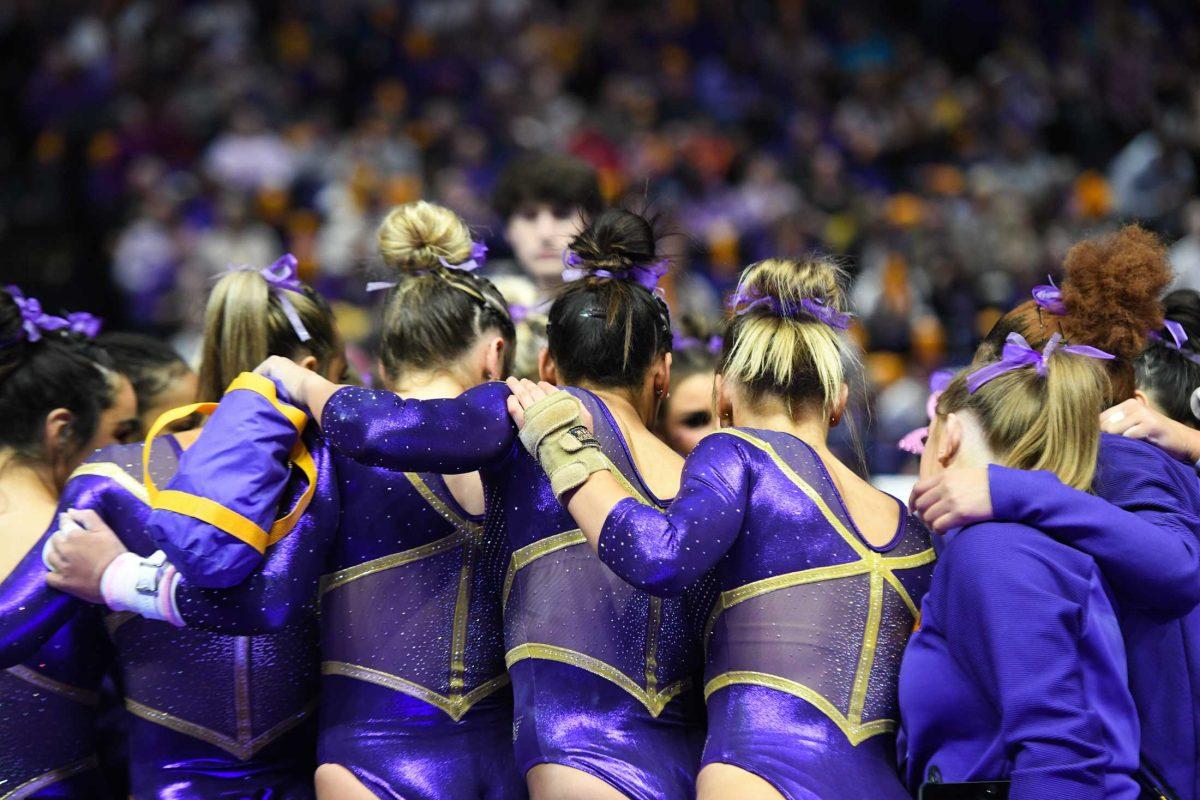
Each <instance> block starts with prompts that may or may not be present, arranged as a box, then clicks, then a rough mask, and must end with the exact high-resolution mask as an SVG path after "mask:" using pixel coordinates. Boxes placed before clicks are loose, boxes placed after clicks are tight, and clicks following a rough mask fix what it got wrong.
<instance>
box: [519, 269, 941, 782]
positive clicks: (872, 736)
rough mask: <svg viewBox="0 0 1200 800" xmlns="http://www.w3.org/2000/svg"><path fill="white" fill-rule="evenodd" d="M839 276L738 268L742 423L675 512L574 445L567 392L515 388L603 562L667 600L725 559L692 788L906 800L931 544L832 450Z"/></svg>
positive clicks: (732, 373)
mask: <svg viewBox="0 0 1200 800" xmlns="http://www.w3.org/2000/svg"><path fill="white" fill-rule="evenodd" d="M840 277H841V276H840V274H839V272H838V270H837V268H836V267H834V266H832V265H831V264H828V263H826V262H824V261H820V260H807V261H800V262H797V261H787V260H777V259H772V260H768V261H764V262H761V263H758V264H755V265H753V266H751V267H749V268H748V269H747V270H746V272H745V273H744V275H743V277H742V280H741V283H740V285H739V289H738V293H737V294H736V295H735V298H734V301H735V316H734V318H733V320H732V321H731V323H730V324H729V327H728V331H727V336H726V339H725V345H724V353H723V356H722V359H721V367H720V375H721V377H722V384H721V391H720V400H719V410H720V411H721V413H722V417H723V418H724V419H726V420H731V421H732V423H733V426H734V427H724V428H722V429H721V430H719V431H718V432H716V433H714V434H711V435H710V436H708V437H707V438H705V439H704V440H703V441H701V443H700V444H699V446H698V447H697V448H696V449H695V450H694V451H693V452H692V454H691V455H690V456H689V457H688V459H687V464H686V466H685V468H684V472H683V479H682V484H681V487H680V491H679V494H678V496H677V497H676V498H675V500H674V502H673V503H672V504H671V505H670V507H669V508H668V509H667V510H666V511H665V512H664V511H661V510H659V509H655V508H652V507H649V506H646V505H644V504H642V503H639V502H638V501H637V499H636V498H634V497H631V496H630V493H629V492H628V491H627V490H626V489H625V487H623V486H622V485H621V484H620V482H619V481H616V480H613V476H612V473H611V472H610V471H607V470H605V469H599V470H597V469H596V466H600V465H592V466H589V465H588V460H587V458H585V457H583V456H575V455H572V454H573V453H575V452H579V453H586V451H587V442H586V436H582V435H579V434H577V433H576V432H577V431H579V430H580V428H579V427H578V426H579V424H580V422H581V421H583V420H585V419H586V415H581V414H576V413H575V412H573V411H570V412H566V411H564V406H569V404H566V403H564V402H563V400H562V397H561V394H560V393H558V392H554V391H549V392H546V391H545V390H544V389H545V388H548V387H538V386H534V385H533V384H531V383H529V382H528V381H526V382H522V384H520V385H516V386H514V391H515V393H516V396H517V403H518V404H519V406H520V407H519V408H514V416H516V417H517V418H518V421H519V423H521V424H523V425H524V428H523V432H522V437H521V438H522V441H523V442H525V443H526V444H527V446H529V447H531V449H536V450H537V452H538V456H539V460H540V461H541V462H542V465H543V467H545V468H546V469H547V471H548V472H550V473H551V474H569V472H570V470H572V469H574V470H576V472H588V473H592V474H591V475H590V477H588V478H586V479H583V480H582V485H580V486H579V487H578V488H577V489H575V490H573V491H571V490H570V489H569V488H568V487H564V488H568V490H567V491H566V492H565V493H564V500H565V501H566V502H567V503H568V509H569V510H570V512H571V515H572V516H573V517H574V518H575V520H576V522H578V523H579V526H580V528H581V530H582V535H583V536H584V537H586V539H587V541H588V543H589V544H590V545H591V546H593V547H595V548H597V550H598V552H599V555H600V559H601V560H602V561H603V562H604V563H605V564H606V565H608V566H609V567H610V568H611V569H612V570H613V571H614V572H616V573H617V574H618V575H620V576H621V577H622V578H624V579H625V580H627V581H629V582H631V583H632V584H633V585H634V586H637V587H638V588H640V589H643V590H645V591H647V592H651V593H653V594H656V595H664V596H671V595H674V594H678V593H679V592H682V591H684V590H685V589H687V588H688V587H689V586H692V585H694V584H695V582H696V581H698V580H700V579H701V578H702V577H703V576H704V575H705V574H706V573H707V572H708V571H710V570H714V569H715V572H716V580H717V583H718V588H719V590H720V594H719V596H718V598H717V601H716V603H715V604H714V606H713V607H712V610H711V613H710V614H709V615H708V619H707V625H706V628H705V633H704V643H705V645H706V649H707V665H706V671H705V676H704V681H705V683H704V693H705V695H706V697H707V704H708V740H707V743H706V745H705V749H704V757H703V764H704V766H703V769H702V770H701V772H700V778H699V781H698V790H699V795H700V797H701V798H714V799H715V798H727V797H739V798H772V797H775V798H777V797H780V796H783V797H786V798H789V800H800V799H801V798H803V799H804V800H808V799H809V798H828V800H835V799H840V798H847V797H871V798H894V799H895V800H902V798H905V797H908V794H907V792H906V791H905V789H904V787H903V785H902V784H901V782H900V780H899V778H898V776H897V772H896V763H895V736H894V732H895V731H896V728H897V720H898V715H897V697H896V690H897V674H898V670H899V663H900V655H901V653H902V652H903V650H904V645H905V642H906V640H907V639H908V636H909V633H910V632H911V631H912V628H913V625H914V623H915V621H916V619H917V609H918V608H919V604H920V602H921V597H922V595H924V593H925V590H926V588H927V586H928V584H929V578H930V573H931V571H932V566H933V561H934V554H933V550H932V549H931V548H930V542H929V537H928V534H927V533H926V532H925V530H924V529H923V528H922V527H921V525H920V524H919V523H917V522H916V521H915V519H914V518H913V517H912V516H911V515H910V514H909V513H908V511H907V510H906V509H905V507H904V505H903V504H902V503H901V502H900V501H898V500H896V499H895V498H893V497H890V496H888V495H886V494H883V493H882V492H879V491H877V490H875V489H874V488H872V487H871V486H870V485H869V484H867V483H866V482H864V481H863V480H862V479H861V478H859V477H858V476H857V475H856V474H855V473H854V472H852V471H851V470H850V469H849V468H847V467H845V466H844V465H842V464H841V463H840V462H839V461H838V460H837V459H836V457H834V456H833V454H832V453H831V452H830V451H829V449H828V446H827V445H826V438H827V435H828V432H829V428H830V427H831V425H835V424H837V423H838V421H839V419H840V418H841V416H842V413H843V410H844V408H845V402H846V389H845V383H844V379H843V362H844V361H845V360H847V358H848V357H849V352H848V346H847V345H846V344H845V340H844V339H843V337H842V334H841V329H842V328H844V327H846V325H847V324H848V318H847V315H845V314H844V313H842V312H841V311H840V310H839V307H840V306H841V304H842V290H841V288H840V287H841V281H840V280H839V279H840ZM556 415H557V416H556ZM547 420H549V421H547ZM551 426H552V427H551ZM595 427H596V429H597V430H599V425H598V424H597V425H595ZM564 442H566V444H564ZM577 480H579V479H577Z"/></svg>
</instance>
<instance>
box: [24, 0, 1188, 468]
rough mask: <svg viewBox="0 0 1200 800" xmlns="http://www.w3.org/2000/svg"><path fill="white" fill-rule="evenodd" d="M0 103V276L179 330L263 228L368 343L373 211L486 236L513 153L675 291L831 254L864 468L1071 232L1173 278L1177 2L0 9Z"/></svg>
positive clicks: (258, 243)
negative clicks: (648, 234)
mask: <svg viewBox="0 0 1200 800" xmlns="http://www.w3.org/2000/svg"><path fill="white" fill-rule="evenodd" d="M0 103H2V104H3V107H2V109H0V119H3V123H2V126H3V130H2V133H0V278H2V280H3V282H4V283H9V282H13V283H19V284H21V285H22V286H23V287H24V288H26V289H27V291H29V292H30V293H32V294H35V295H37V296H39V297H41V298H42V299H43V302H44V304H45V305H46V306H48V307H49V308H50V309H51V310H56V309H59V308H70V309H72V310H74V309H86V310H90V311H93V312H95V313H98V314H100V315H101V316H103V317H105V319H106V321H107V328H108V329H110V330H117V329H125V330H138V331H144V332H150V333H153V334H155V335H160V336H164V337H171V338H172V339H173V340H174V341H176V342H177V343H179V345H180V347H181V348H182V349H184V350H187V349H188V348H189V347H190V346H191V345H190V342H192V341H194V337H195V334H196V331H197V329H198V323H199V321H200V318H201V311H202V308H203V299H204V296H205V294H206V293H207V290H208V287H209V286H210V285H211V280H212V277H213V276H214V275H216V274H218V273H219V272H221V271H223V270H224V269H226V268H227V267H228V266H229V265H230V264H256V265H261V266H265V265H267V264H269V263H271V262H272V261H274V259H275V258H276V257H277V256H278V255H279V254H280V253H281V252H283V251H285V250H286V251H291V252H293V253H295V254H296V256H297V257H298V258H299V260H300V265H301V274H302V277H304V278H305V279H306V280H309V281H311V282H312V283H313V284H314V285H315V286H317V287H318V288H319V289H321V290H322V291H324V292H326V293H327V294H328V296H330V297H331V298H336V299H337V300H338V301H339V303H338V308H339V314H340V317H341V320H342V323H343V328H344V330H345V331H346V333H347V335H348V337H349V338H352V339H366V338H367V337H368V336H369V331H370V328H371V325H372V324H373V320H374V313H373V311H372V305H373V304H371V303H370V302H369V301H368V297H367V295H366V294H365V293H364V290H363V284H364V282H365V280H366V277H367V275H368V274H369V272H370V267H371V264H372V261H373V249H374V244H375V242H374V236H373V234H374V228H375V226H376V225H377V223H378V221H379V219H380V217H381V216H382V213H383V212H384V211H385V210H386V209H387V208H388V207H390V206H391V205H394V204H396V203H400V202H404V201H407V200H411V199H415V198H419V197H424V198H427V199H431V200H435V201H438V202H441V203H443V204H445V205H448V206H450V207H451V208H453V209H455V210H456V211H458V212H459V213H460V214H462V215H463V216H464V218H465V219H466V220H467V221H468V222H469V223H470V224H471V225H472V226H473V227H474V229H475V230H476V231H477V234H478V236H480V237H482V238H483V239H484V240H485V241H486V242H487V244H488V245H489V246H490V247H491V254H490V255H491V256H493V257H504V256H505V255H506V245H505V242H504V239H503V236H502V231H503V221H502V220H499V219H498V218H497V217H496V216H495V214H494V212H493V211H492V209H491V208H490V206H489V197H490V193H491V190H492V188H493V185H494V183H495V180H496V177H497V175H498V173H499V171H500V170H501V168H502V167H503V166H504V165H505V164H506V163H507V162H508V161H509V160H510V159H512V158H513V157H514V156H515V155H517V154H518V153H521V152H525V151H555V152H566V153H571V154H573V155H575V156H578V157H580V158H582V159H584V160H586V161H587V162H589V163H590V164H591V165H593V166H594V167H595V168H596V169H597V170H598V172H599V175H600V181H601V187H602V189H603V192H604V194H605V196H606V198H607V199H608V200H610V201H613V202H623V203H625V204H626V205H629V206H632V207H633V208H635V210H641V209H649V210H651V211H654V212H656V213H658V214H659V215H661V218H662V223H663V227H664V230H665V231H667V232H669V233H670V234H671V235H670V236H668V238H667V240H666V241H665V247H666V250H667V251H668V252H669V253H670V254H671V255H672V256H673V257H674V260H675V271H674V272H673V274H672V275H671V276H670V279H669V280H668V286H667V288H668V297H669V298H670V299H671V301H672V303H673V305H674V306H675V309H676V310H677V311H679V310H682V307H683V306H686V307H687V310H689V311H691V312H694V313H702V314H708V315H711V316H713V317H714V318H715V317H717V316H718V315H719V309H720V305H719V304H720V302H721V298H722V296H723V295H724V294H726V293H727V292H728V291H729V290H730V288H731V287H732V285H733V283H734V281H735V279H736V275H737V273H738V271H739V269H740V268H741V267H743V266H744V265H746V264H747V263H750V262H752V261H755V260H757V259H760V258H763V257H766V256H769V255H776V254H780V255H797V254H803V253H806V252H809V251H813V250H817V251H823V252H829V253H833V254H836V255H837V256H839V257H842V258H844V263H845V264H846V266H847V268H848V269H849V271H850V272H851V273H852V275H853V276H854V278H853V279H854V283H853V292H852V297H853V302H854V305H855V307H856V311H857V313H858V315H859V319H858V323H857V324H856V327H855V330H854V335H855V336H857V337H858V338H859V341H860V343H861V344H862V346H863V348H864V351H865V353H866V371H865V373H866V387H865V388H866V391H867V393H868V395H869V398H870V406H871V408H872V409H873V413H872V415H871V418H870V420H869V421H868V423H867V424H866V426H865V427H866V430H865V433H864V437H865V444H866V452H867V458H868V462H869V464H870V468H871V469H872V471H875V472H896V471H905V470H911V469H912V468H913V466H914V463H915V462H914V460H913V458H912V457H911V456H908V455H906V454H904V453H902V452H900V451H899V450H898V449H897V448H896V447H895V442H896V440H897V439H898V438H899V437H900V436H901V435H902V434H903V433H904V432H906V431H907V430H909V429H911V428H913V427H916V426H918V425H921V424H923V423H924V418H925V408H924V405H925V396H926V394H927V388H926V382H927V379H928V375H929V373H930V372H931V371H932V370H933V369H935V368H937V367H939V366H943V365H946V364H962V363H965V362H966V361H967V360H968V359H969V356H970V353H971V351H972V350H973V348H974V344H975V342H976V341H977V339H978V337H979V335H980V333H981V332H983V331H986V330H987V329H988V327H989V326H990V324H991V321H992V320H993V319H994V318H995V316H996V314H997V313H998V311H999V310H1000V309H1003V308H1006V307H1008V306H1010V305H1012V304H1013V303H1014V302H1015V301H1016V300H1017V299H1019V298H1022V297H1023V296H1025V293H1027V292H1028V291H1029V289H1030V288H1031V286H1033V285H1034V284H1037V283H1044V282H1045V279H1046V276H1047V275H1048V274H1049V275H1053V276H1057V274H1058V270H1059V264H1060V263H1061V260H1062V257H1063V255H1064V253H1065V251H1066V249H1067V248H1068V247H1069V245H1070V244H1071V243H1072V242H1074V241H1075V240H1077V239H1079V238H1081V237H1083V236H1085V235H1088V234H1091V233H1095V232H1098V231H1101V230H1104V229H1107V228H1112V227H1115V226H1116V225H1117V224H1118V223H1119V222H1122V221H1129V220H1135V219H1136V220H1140V221H1142V222H1143V223H1144V224H1146V225H1148V226H1150V227H1152V228H1153V229H1155V230H1157V231H1158V232H1159V233H1160V234H1161V235H1162V236H1163V237H1165V238H1166V239H1167V240H1168V241H1170V242H1172V249H1171V253H1172V260H1173V262H1174V264H1175V268H1176V270H1177V271H1178V274H1179V278H1178V284H1179V285H1180V286H1187V287H1192V288H1200V199H1197V197H1196V193H1197V185H1196V164H1195V157H1196V155H1197V153H1198V152H1200V4H1197V3H1195V2H1193V1H1181V2H1136V1H1133V0H1131V1H1129V2H1083V1H1082V0H1078V1H1077V0H1055V2H1036V1H1034V0H1012V1H1011V2H983V0H911V1H904V0H891V1H889V2H884V1H882V0H881V1H880V2H855V1H853V0H836V1H834V2H798V1H790V0H777V2H768V1H767V0H740V1H739V2H736V3H735V2H701V1H700V0H673V1H668V2H663V3H633V2H542V1H541V0H413V1H412V2H394V1H393V0H288V2H248V0H214V1H212V2H188V1H187V0H86V1H82V2H65V1H59V0H54V1H53V2H50V1H48V0H6V2H4V3H3V4H0Z"/></svg>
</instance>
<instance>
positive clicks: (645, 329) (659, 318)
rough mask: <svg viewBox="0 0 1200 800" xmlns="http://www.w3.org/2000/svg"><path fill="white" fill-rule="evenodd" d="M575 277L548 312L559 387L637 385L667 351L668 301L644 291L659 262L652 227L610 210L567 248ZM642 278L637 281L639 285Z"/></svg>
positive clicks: (628, 214) (639, 218)
mask: <svg viewBox="0 0 1200 800" xmlns="http://www.w3.org/2000/svg"><path fill="white" fill-rule="evenodd" d="M568 260H569V261H570V262H571V263H572V264H573V265H574V268H575V269H577V270H579V272H580V273H581V277H580V278H579V279H578V280H573V281H570V282H568V283H567V284H566V285H564V286H563V288H562V290H561V291H560V292H559V295H558V297H557V298H555V300H554V304H553V305H552V306H550V315H549V323H548V330H547V333H548V337H547V338H548V346H549V349H550V355H551V357H552V358H553V359H554V363H555V364H556V365H557V368H558V372H559V377H560V378H561V380H562V381H563V382H564V383H568V384H576V385H589V386H596V387H601V388H613V389H628V388H634V387H638V386H640V385H641V384H642V382H643V380H644V379H645V376H646V372H647V370H648V369H649V367H650V365H651V363H652V362H653V361H654V359H655V358H656V357H660V356H662V355H663V354H664V353H669V352H671V319H670V312H669V311H668V310H667V305H666V303H664V302H663V300H662V298H661V297H659V296H658V295H657V294H655V293H654V291H653V290H652V289H650V288H648V286H649V284H650V283H651V281H652V280H653V279H652V278H648V277H647V276H650V275H652V274H654V273H655V272H656V271H657V270H659V269H660V268H661V267H660V265H659V264H658V256H657V243H656V237H655V233H654V225H653V223H651V222H650V221H649V220H647V219H646V218H645V217H642V216H640V215H638V214H634V213H633V212H630V211H624V210H621V209H609V210H607V211H604V212H602V213H601V214H600V215H599V216H597V217H596V218H595V219H593V220H592V221H591V222H590V223H589V224H588V226H587V227H586V228H585V229H584V230H583V231H582V232H581V233H580V234H579V235H578V236H576V237H575V238H574V239H573V240H572V242H571V246H570V248H569V249H568ZM639 280H642V281H643V282H644V283H645V284H646V285H643V283H639Z"/></svg>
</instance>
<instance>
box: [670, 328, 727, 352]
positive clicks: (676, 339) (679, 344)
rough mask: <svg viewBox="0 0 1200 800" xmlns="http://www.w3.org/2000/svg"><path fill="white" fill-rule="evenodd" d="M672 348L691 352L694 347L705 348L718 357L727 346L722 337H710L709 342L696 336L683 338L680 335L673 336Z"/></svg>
mask: <svg viewBox="0 0 1200 800" xmlns="http://www.w3.org/2000/svg"><path fill="white" fill-rule="evenodd" d="M671 346H672V347H673V348H674V349H676V350H689V349H691V348H693V347H703V348H704V349H705V350H707V351H708V352H709V353H710V354H711V355H714V356H715V355H718V354H720V352H721V348H722V347H724V346H725V340H724V339H722V338H721V337H720V336H710V337H708V341H702V340H700V339H697V338H696V337H695V336H682V335H680V334H678V333H675V334H672V336H671Z"/></svg>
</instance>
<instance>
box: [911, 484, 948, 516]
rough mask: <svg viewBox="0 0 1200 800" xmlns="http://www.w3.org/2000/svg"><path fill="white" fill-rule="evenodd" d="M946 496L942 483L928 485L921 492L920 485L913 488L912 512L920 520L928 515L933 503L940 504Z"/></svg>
mask: <svg viewBox="0 0 1200 800" xmlns="http://www.w3.org/2000/svg"><path fill="white" fill-rule="evenodd" d="M945 496H946V487H945V484H944V483H941V482H936V483H931V484H929V485H928V487H927V488H926V489H924V490H923V491H922V490H921V488H920V484H917V486H916V487H914V488H913V496H912V510H913V511H915V512H916V513H917V515H918V516H920V517H921V518H922V519H924V518H925V516H926V514H928V512H929V509H930V508H932V507H933V505H934V504H935V503H938V502H940V501H941V500H943V499H944V498H945Z"/></svg>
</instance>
